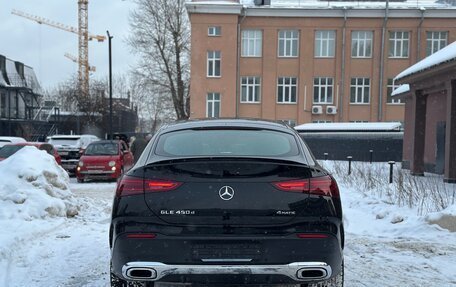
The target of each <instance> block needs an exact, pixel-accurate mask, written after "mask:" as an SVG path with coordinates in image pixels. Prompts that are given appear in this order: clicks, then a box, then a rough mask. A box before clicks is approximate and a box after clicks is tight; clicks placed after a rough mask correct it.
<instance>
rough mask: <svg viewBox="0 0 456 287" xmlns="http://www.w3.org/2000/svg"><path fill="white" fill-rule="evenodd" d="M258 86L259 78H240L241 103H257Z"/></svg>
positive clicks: (258, 95)
mask: <svg viewBox="0 0 456 287" xmlns="http://www.w3.org/2000/svg"><path fill="white" fill-rule="evenodd" d="M260 86H261V82H260V77H241V103H259V102H260Z"/></svg>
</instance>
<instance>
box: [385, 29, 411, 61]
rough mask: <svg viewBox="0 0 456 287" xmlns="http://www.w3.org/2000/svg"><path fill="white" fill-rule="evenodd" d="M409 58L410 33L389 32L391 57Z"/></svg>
mask: <svg viewBox="0 0 456 287" xmlns="http://www.w3.org/2000/svg"><path fill="white" fill-rule="evenodd" d="M408 56H409V32H402V31H394V32H389V57H390V58H408Z"/></svg>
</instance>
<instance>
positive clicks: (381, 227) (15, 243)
mask: <svg viewBox="0 0 456 287" xmlns="http://www.w3.org/2000/svg"><path fill="white" fill-rule="evenodd" d="M0 166H1V163H0ZM0 176H1V174H0ZM2 182H3V178H2ZM339 182H341V184H340V189H341V196H342V199H343V207H344V212H345V221H346V249H345V264H346V284H345V286H346V287H361V286H372V287H377V286H382V287H386V286H394V287H396V286H401V287H407V286H410V287H412V286H413V287H416V286H426V287H429V286H436V287H437V286H442V287H451V286H456V263H455V262H456V233H452V232H449V231H448V230H445V229H443V228H441V227H439V226H437V225H431V224H429V223H428V221H427V220H426V218H428V219H429V218H433V219H438V218H439V217H441V216H440V215H441V214H442V213H435V214H433V215H432V216H430V217H429V216H428V217H426V216H424V215H423V216H420V215H418V214H417V212H416V210H415V209H413V208H412V209H410V208H408V207H399V206H397V205H393V204H391V203H390V202H388V201H387V200H385V199H384V198H382V197H380V196H378V195H377V194H370V193H368V192H367V193H366V192H365V191H364V190H363V191H362V190H360V187H358V188H354V187H352V186H351V185H347V184H344V183H343V182H344V180H339ZM454 188H456V186H455V187H454ZM69 189H70V190H71V192H72V194H73V195H72V196H73V197H74V200H75V202H77V203H78V206H79V211H78V214H77V215H76V216H74V217H57V216H45V217H44V218H35V219H33V220H15V221H14V222H15V224H14V225H11V224H9V223H8V220H4V219H0V230H1V231H2V233H1V234H2V235H1V237H0V286H2V287H13V286H30V287H37V286H46V287H48V286H75V287H76V286H93V287H102V286H103V287H105V286H109V282H108V278H109V276H108V275H109V274H108V265H109V263H108V262H109V246H108V228H109V220H110V209H111V204H112V197H113V195H114V191H115V183H84V184H79V183H76V182H75V180H74V179H71V181H70V183H69ZM0 191H1V190H0ZM1 204H2V202H1V198H0V207H1ZM455 211H456V208H454V206H450V207H449V208H448V209H447V210H446V213H447V214H449V215H456V212H455ZM9 221H11V220H9Z"/></svg>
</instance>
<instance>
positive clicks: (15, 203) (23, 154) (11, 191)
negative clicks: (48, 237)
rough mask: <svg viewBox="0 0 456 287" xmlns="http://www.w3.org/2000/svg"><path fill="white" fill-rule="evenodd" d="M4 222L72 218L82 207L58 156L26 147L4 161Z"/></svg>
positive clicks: (0, 169) (0, 174)
mask: <svg viewBox="0 0 456 287" xmlns="http://www.w3.org/2000/svg"><path fill="white" fill-rule="evenodd" d="M0 178H1V179H2V180H1V181H0V220H11V219H22V220H33V219H37V218H44V217H47V216H59V217H72V216H75V215H76V214H78V205H77V201H76V199H75V198H74V197H73V194H72V193H71V191H70V189H69V177H68V174H67V173H66V172H65V170H63V169H62V168H61V167H60V166H59V165H58V164H57V163H56V161H55V160H54V157H52V156H50V155H49V154H47V153H46V152H45V151H41V150H38V149H37V148H35V147H31V146H26V147H24V148H22V149H20V150H19V151H18V152H16V153H15V154H14V155H12V156H11V157H9V158H7V159H6V160H4V161H2V162H0Z"/></svg>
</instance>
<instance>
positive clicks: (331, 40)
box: [314, 30, 336, 58]
mask: <svg viewBox="0 0 456 287" xmlns="http://www.w3.org/2000/svg"><path fill="white" fill-rule="evenodd" d="M314 48H315V52H314V56H315V58H334V56H335V53H336V31H335V30H316V31H315V47H314Z"/></svg>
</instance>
